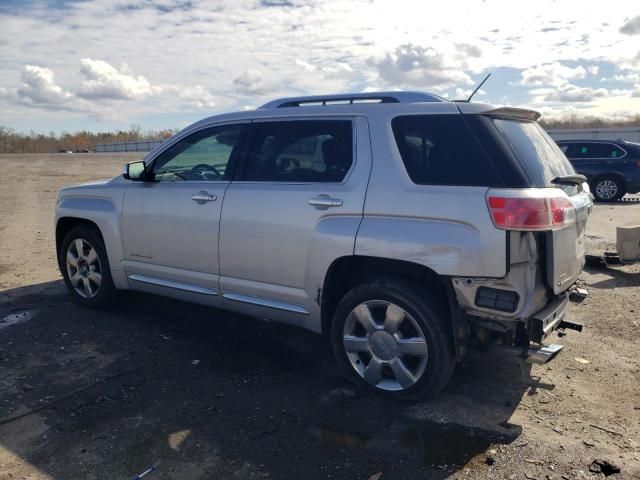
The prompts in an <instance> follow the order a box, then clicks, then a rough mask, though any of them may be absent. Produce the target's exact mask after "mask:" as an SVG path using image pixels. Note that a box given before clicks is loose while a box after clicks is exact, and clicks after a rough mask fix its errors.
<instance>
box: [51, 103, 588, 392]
mask: <svg viewBox="0 0 640 480" xmlns="http://www.w3.org/2000/svg"><path fill="white" fill-rule="evenodd" d="M538 117H539V114H538V113H536V112H533V111H529V110H522V109H515V108H495V107H492V106H489V105H484V104H476V103H462V102H449V101H446V100H444V99H442V98H440V97H438V96H435V95H431V94H427V93H420V92H383V93H366V94H353V95H333V96H330V97H304V98H285V99H281V100H276V101H273V102H270V103H268V104H266V105H264V106H262V107H261V108H259V109H257V110H255V111H243V112H238V113H231V114H225V115H219V116H214V117H210V118H207V119H205V120H202V121H200V122H197V123H195V124H194V125H191V126H190V127H188V128H186V129H185V130H183V131H181V132H180V133H178V134H176V135H175V136H174V137H173V138H171V139H169V140H167V141H165V142H164V143H163V144H162V145H160V146H159V147H158V148H157V149H156V150H154V151H152V152H151V153H149V154H148V155H147V156H146V157H145V159H144V160H143V161H138V162H132V163H129V164H128V165H126V166H125V169H124V173H123V175H122V176H120V177H118V178H114V179H112V180H108V181H99V182H92V183H88V184H84V185H78V186H74V187H69V188H64V189H62V190H61V191H60V193H59V195H58V201H57V210H56V225H57V227H56V241H57V242H56V243H57V252H58V260H59V264H60V269H61V271H62V274H63V276H64V280H65V282H66V285H67V287H68V288H69V291H70V292H71V294H72V296H73V297H75V298H76V299H77V300H78V301H79V302H80V303H82V304H84V305H87V306H103V305H108V304H110V303H112V302H113V301H114V300H113V297H114V294H115V293H116V290H127V289H132V290H140V291H143V292H149V293H154V294H159V295H164V296H169V297H175V298H178V299H182V300H187V301H191V302H197V303H201V304H205V305H211V306H214V307H222V308H225V309H228V310H233V311H236V312H241V313H244V314H248V315H252V316H256V317H261V318H269V319H273V320H278V321H282V322H286V323H290V324H293V325H298V326H301V327H304V328H307V329H309V330H312V331H314V332H317V333H323V334H325V335H326V336H327V337H329V338H330V339H331V342H332V345H333V349H334V351H335V356H336V359H337V362H338V364H339V366H340V367H341V369H342V370H343V371H344V373H345V374H346V375H347V376H348V377H350V378H352V379H353V380H354V381H355V382H356V383H358V384H360V385H362V386H364V387H369V388H372V389H374V390H376V391H379V392H382V393H384V394H387V395H389V396H392V397H396V398H409V399H415V398H426V397H429V396H433V395H435V394H436V393H437V392H439V391H440V390H441V389H442V388H443V387H444V386H445V385H446V384H447V382H448V380H449V378H450V376H451V374H452V372H453V370H454V367H455V365H456V363H457V361H459V360H460V359H461V358H463V356H464V355H465V352H466V351H467V348H468V346H469V345H479V346H484V347H486V346H489V345H499V346H501V348H503V350H505V351H506V350H507V349H509V350H511V351H513V350H517V351H519V352H521V353H522V354H524V355H526V354H532V353H534V352H537V353H536V354H535V355H534V356H533V357H532V358H543V359H544V358H549V357H550V356H551V355H552V354H553V353H555V352H557V351H558V349H559V346H552V347H549V346H547V347H545V346H544V345H543V340H544V339H545V338H546V337H547V336H548V335H549V334H550V333H551V332H552V331H553V330H554V329H556V328H559V327H563V326H571V324H570V323H569V322H566V321H565V320H563V317H564V311H565V307H566V305H567V302H568V293H567V292H568V289H569V288H570V287H571V286H572V285H573V284H574V282H575V281H576V280H577V278H578V276H579V275H580V272H581V270H582V268H583V265H584V253H585V252H584V244H583V238H584V231H585V225H586V221H587V216H588V214H589V212H590V210H591V206H592V201H591V195H590V192H589V187H588V185H587V184H586V182H585V178H584V177H583V176H581V175H576V173H575V171H574V170H573V168H572V166H571V164H570V163H569V162H568V161H567V159H566V157H565V156H564V155H563V153H562V152H561V151H560V150H559V149H558V147H557V146H556V144H555V143H554V142H553V140H551V139H550V138H549V137H548V136H547V134H546V133H545V132H544V131H543V130H542V128H540V126H539V125H538V124H537V123H536V119H537V118H538ZM573 326H574V327H575V325H573Z"/></svg>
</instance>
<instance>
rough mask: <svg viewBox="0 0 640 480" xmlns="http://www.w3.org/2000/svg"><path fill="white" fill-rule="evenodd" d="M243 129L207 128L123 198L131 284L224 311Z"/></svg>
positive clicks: (180, 144) (162, 157) (167, 153)
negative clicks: (226, 220)
mask: <svg viewBox="0 0 640 480" xmlns="http://www.w3.org/2000/svg"><path fill="white" fill-rule="evenodd" d="M244 130H245V126H244V125H241V124H232V125H223V126H216V127H209V128H204V129H201V130H198V131H196V132H194V133H191V134H189V135H187V136H185V137H183V138H182V139H178V140H177V141H175V142H174V143H173V144H171V145H169V146H168V148H167V149H165V150H164V151H162V152H160V153H159V155H158V156H157V157H156V158H155V159H154V160H152V162H151V163H150V168H151V170H152V172H153V177H154V179H153V181H148V182H132V183H131V184H130V185H129V186H128V188H127V190H126V193H125V199H124V207H123V212H122V230H123V231H122V233H123V239H124V251H125V270H126V273H127V277H128V279H129V284H130V286H131V287H132V288H134V289H137V290H144V291H150V292H153V293H159V294H162V295H166V296H172V297H176V298H182V299H185V300H190V301H196V302H200V303H205V304H209V305H219V303H220V298H219V294H218V288H219V286H218V276H219V273H220V272H219V267H218V227H219V222H220V212H221V208H222V202H223V200H224V195H225V190H226V188H227V187H228V185H229V180H230V178H231V174H232V169H233V164H234V160H235V157H236V156H237V152H238V149H239V144H240V141H241V138H242V136H243V132H244Z"/></svg>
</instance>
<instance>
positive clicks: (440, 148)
mask: <svg viewBox="0 0 640 480" xmlns="http://www.w3.org/2000/svg"><path fill="white" fill-rule="evenodd" d="M391 126H392V129H393V134H394V136H395V139H396V145H397V146H398V151H399V152H400V156H401V157H402V161H403V162H404V166H405V168H406V169H407V173H408V174H409V177H410V178H411V180H412V181H413V182H414V183H417V184H421V185H477V186H501V184H502V182H501V180H500V177H499V175H498V173H497V171H496V169H495V167H494V166H493V164H492V163H491V161H490V160H489V158H488V157H487V155H486V153H485V152H484V150H483V149H482V147H481V146H480V144H479V142H478V141H477V140H476V138H475V136H474V135H473V133H472V132H471V130H470V129H469V126H468V125H467V124H466V122H465V120H464V118H463V117H462V115H458V114H456V115H411V116H402V117H396V118H394V119H393V121H392V122H391Z"/></svg>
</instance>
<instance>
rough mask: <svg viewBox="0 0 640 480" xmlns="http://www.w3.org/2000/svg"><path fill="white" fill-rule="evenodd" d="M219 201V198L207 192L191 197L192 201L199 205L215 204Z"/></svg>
mask: <svg viewBox="0 0 640 480" xmlns="http://www.w3.org/2000/svg"><path fill="white" fill-rule="evenodd" d="M217 199H218V197H216V196H215V195H213V194H210V193H209V192H205V191H201V192H198V193H195V194H193V195H191V200H193V201H194V202H198V203H205V202H215V201H216V200H217Z"/></svg>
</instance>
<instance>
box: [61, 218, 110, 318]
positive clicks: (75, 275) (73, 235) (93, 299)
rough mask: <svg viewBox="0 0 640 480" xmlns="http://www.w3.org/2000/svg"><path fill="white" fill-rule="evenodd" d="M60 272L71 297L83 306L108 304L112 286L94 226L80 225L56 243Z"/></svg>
mask: <svg viewBox="0 0 640 480" xmlns="http://www.w3.org/2000/svg"><path fill="white" fill-rule="evenodd" d="M59 258H60V271H61V272H62V276H63V277H64V283H65V284H66V286H67V289H68V290H69V292H70V293H71V295H72V297H73V298H74V299H75V300H76V301H77V302H78V303H80V304H82V305H84V306H87V307H105V306H108V305H109V304H111V302H112V300H113V297H114V296H115V293H116V289H115V286H114V285H113V280H112V279H111V270H110V268H109V260H108V258H107V252H106V250H105V247H104V242H103V240H102V237H101V236H100V234H99V233H98V232H97V231H96V229H95V228H92V227H90V226H88V225H80V226H78V227H75V228H73V229H72V230H71V231H70V232H69V233H67V235H65V237H64V240H63V241H62V245H61V246H60V256H59Z"/></svg>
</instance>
